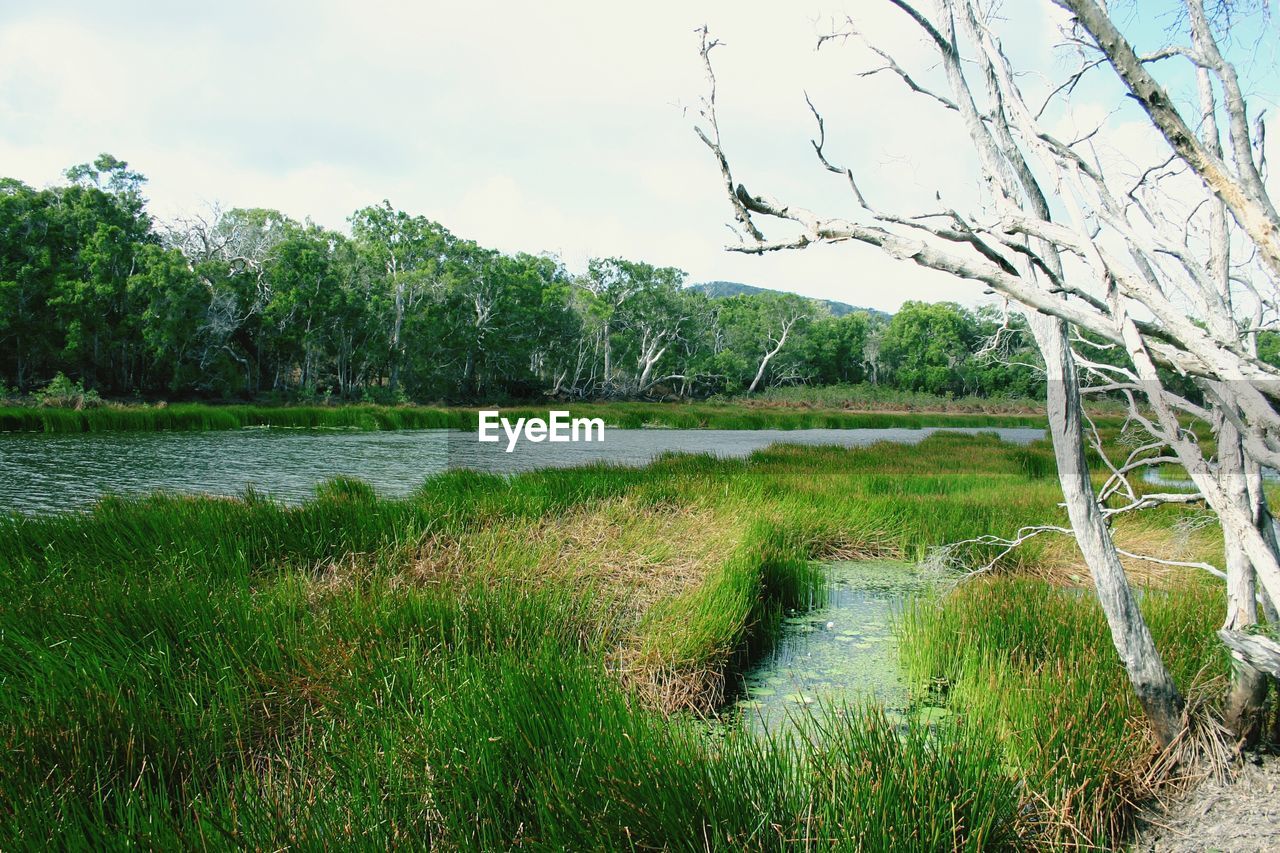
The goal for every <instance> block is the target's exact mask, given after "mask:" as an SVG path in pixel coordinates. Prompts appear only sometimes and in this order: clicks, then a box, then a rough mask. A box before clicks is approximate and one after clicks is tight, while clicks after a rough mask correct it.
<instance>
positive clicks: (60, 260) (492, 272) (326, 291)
mask: <svg viewBox="0 0 1280 853" xmlns="http://www.w3.org/2000/svg"><path fill="white" fill-rule="evenodd" d="M144 183H145V178H144V177H143V176H142V175H141V174H139V173H137V172H135V171H132V170H130V168H129V166H128V164H127V163H125V162H123V161H121V160H118V159H116V158H114V157H111V156H110V155H105V154H104V155H102V156H100V157H99V158H98V159H97V160H96V161H95V162H93V163H91V164H84V165H80V166H75V167H73V168H71V169H68V170H67V172H66V183H65V184H63V185H59V186H52V187H48V188H45V189H34V188H32V187H30V186H28V185H26V184H24V183H22V182H20V181H17V180H14V179H8V178H5V179H0V396H3V395H5V394H10V395H12V394H26V393H30V392H32V391H34V390H36V389H38V388H40V387H43V386H44V385H46V384H48V383H50V382H51V381H53V380H54V379H55V378H58V381H60V382H65V381H72V382H75V383H77V384H80V383H82V384H83V386H84V387H85V388H86V389H89V390H91V391H94V392H96V393H99V394H101V395H103V396H114V397H135V398H139V397H140V398H167V397H173V398H204V399H220V400H228V399H250V398H256V399H273V398H274V399H282V400H293V399H316V398H324V397H331V398H333V399H343V400H365V401H375V402H397V401H403V400H417V401H458V402H465V401H478V400H502V399H522V398H523V399H531V398H534V397H539V396H545V395H550V396H553V397H558V398H568V399H586V398H609V397H632V398H634V397H654V398H657V397H670V396H677V397H706V396H710V395H714V394H737V393H749V392H755V391H759V390H761V389H763V388H767V387H775V386H779V385H788V384H812V385H830V384H836V383H857V382H870V383H876V384H881V385H885V386H888V387H892V388H898V389H902V390H910V391H926V392H929V393H935V394H944V395H966V394H967V395H981V396H991V395H1016V396H1028V395H1034V394H1035V393H1036V390H1037V382H1038V378H1037V375H1036V372H1035V371H1034V370H1033V369H1030V368H1028V367H1026V366H1024V365H1023V364H1021V363H1020V362H1025V361H1028V360H1033V356H1032V355H1031V350H1030V348H1029V347H1028V345H1027V340H1026V338H1025V336H1024V334H1023V333H1022V331H1021V330H1020V329H1019V327H1018V326H1016V325H1009V324H1006V323H1005V322H1004V319H1003V318H1002V316H1001V314H1000V313H999V312H998V311H996V310H994V309H981V310H979V311H976V312H975V311H970V310H969V309H966V308H963V307H961V306H958V305H954V304H950V303H939V304H925V303H912V302H909V303H907V304H906V305H905V306H903V308H902V309H901V310H900V311H899V312H898V313H897V314H896V315H894V316H893V317H892V318H887V317H886V316H885V315H881V314H878V313H872V312H865V311H861V312H855V313H850V314H845V315H843V316H835V315H834V314H833V313H832V312H831V310H830V308H829V306H827V305H825V304H823V303H822V302H820V301H817V300H811V299H806V298H804V297H800V296H796V295H793V294H785V293H778V292H773V291H762V292H751V293H743V294H740V295H735V296H729V297H717V296H714V295H711V294H709V293H708V292H706V291H705V290H703V289H699V288H691V287H688V286H686V280H685V279H686V276H685V273H683V272H682V271H680V270H678V269H675V268H672V267H662V266H654V265H651V264H649V263H644V262H639V261H629V260H622V259H618V258H597V259H593V260H591V261H590V262H589V264H588V267H587V270H586V271H585V273H581V274H575V273H571V272H570V271H569V270H567V269H566V268H565V266H564V265H563V264H562V263H561V262H560V260H559V259H558V258H556V257H555V256H553V255H550V254H542V255H529V254H516V255H510V254H504V253H502V252H498V251H495V250H492V249H487V248H485V247H483V246H480V245H477V244H476V243H475V242H472V241H470V240H467V239H464V238H462V237H459V236H457V235H454V234H452V233H450V232H449V231H448V230H447V229H446V228H445V227H444V226H442V225H440V224H438V223H435V222H432V221H430V220H428V219H426V218H424V217H421V216H414V215H411V214H409V213H406V212H404V211H400V210H396V209H395V208H393V207H392V206H391V205H390V203H388V202H384V203H382V204H381V205H375V206H371V207H366V208H364V209H362V210H358V211H356V212H355V213H354V214H352V215H351V217H350V219H349V225H350V228H349V233H339V232H336V231H331V230H328V229H325V228H322V227H320V226H318V225H315V224H314V223H311V222H310V221H308V222H297V221H295V220H293V219H290V218H289V217H287V216H285V215H283V214H282V213H280V212H278V211H275V210H267V209H234V210H214V211H211V212H210V213H209V214H208V215H205V216H199V217H193V218H189V219H182V220H178V221H173V222H159V221H157V220H155V219H154V218H153V217H151V216H150V215H149V214H148V212H147V208H146V200H145V197H144V195H143V185H144Z"/></svg>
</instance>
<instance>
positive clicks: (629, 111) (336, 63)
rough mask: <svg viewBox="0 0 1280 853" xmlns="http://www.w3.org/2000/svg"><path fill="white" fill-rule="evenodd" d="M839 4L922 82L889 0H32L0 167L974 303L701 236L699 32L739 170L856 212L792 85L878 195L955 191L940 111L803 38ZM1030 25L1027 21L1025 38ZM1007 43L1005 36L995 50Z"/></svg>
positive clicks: (902, 272)
mask: <svg viewBox="0 0 1280 853" xmlns="http://www.w3.org/2000/svg"><path fill="white" fill-rule="evenodd" d="M846 14H854V15H855V16H856V18H857V19H858V21H859V26H860V28H861V29H862V30H863V31H864V32H865V33H867V34H868V35H869V36H870V37H872V38H874V39H875V41H876V43H877V44H878V45H881V46H883V47H886V48H888V49H891V50H893V51H894V52H895V53H897V54H899V55H902V56H904V57H906V64H909V65H911V66H912V67H918V68H921V69H923V74H924V76H925V77H934V76H936V69H932V70H931V67H932V60H931V59H930V57H929V52H928V50H927V48H926V47H925V46H923V45H922V43H921V39H920V38H919V36H918V35H917V33H916V32H915V31H914V29H913V28H912V25H911V24H910V23H909V22H908V21H906V19H905V18H904V17H903V16H902V14H901V13H900V12H898V11H897V10H895V9H893V8H892V7H891V6H890V5H889V4H887V3H883V4H874V5H871V6H870V8H868V3H867V2H866V0H809V2H805V3H777V2H768V0H751V2H744V0H736V1H735V0H715V2H710V3H700V4H689V3H682V2H675V0H661V2H651V3H646V4H640V5H636V4H631V5H625V6H624V5H619V4H612V3H598V2H594V3H593V2H587V0H572V1H571V0H549V2H540V3H516V2H489V3H466V4H464V3H440V2H432V3H412V4H411V3H403V2H392V0H374V1H373V2H366V3H362V4H359V5H356V4H350V3H342V2H336V1H335V0H330V2H316V3H297V2H295V3H273V4H262V3H250V2H247V0H230V2H226V3H223V4H215V5H208V6H205V7H202V8H199V9H192V8H191V7H187V6H185V5H182V4H167V3H160V2H134V3H128V4H123V6H122V4H110V7H108V5H106V4H95V3H90V2H88V0H79V2H76V0H65V2H62V1H61V0H50V2H47V3H45V4H42V5H33V6H31V7H30V8H29V9H27V10H22V11H19V10H17V9H9V10H7V11H0V174H4V175H12V176H15V177H19V178H22V179H24V180H27V181H29V182H32V183H36V184H44V183H48V182H52V181H55V180H57V179H58V175H59V173H60V171H61V170H62V169H63V168H65V167H66V166H68V165H70V164H72V163H76V162H82V161H85V160H88V159H91V158H92V157H93V156H95V155H96V154H97V153H98V152H100V151H110V152H112V153H113V154H116V155H117V156H120V157H123V158H125V159H127V160H129V161H130V163H131V164H132V165H133V166H134V167H135V168H137V169H139V170H141V171H143V172H144V173H145V174H147V175H148V176H149V177H150V183H149V185H148V191H149V194H150V197H151V198H152V201H153V209H154V210H155V211H156V212H157V214H159V215H161V216H173V215H175V214H177V213H180V212H183V211H189V210H191V209H192V208H196V207H200V206H202V205H203V204H205V203H208V202H212V201H217V202H220V203H222V204H224V205H228V206H230V205H234V206H269V207H277V208H279V209H281V210H283V211H284V212H285V213H287V214H289V215H291V216H294V217H296V218H303V217H305V216H308V215H310V216H312V217H313V218H314V219H315V220H316V221H318V222H320V223H322V224H324V225H327V226H331V227H341V226H342V225H343V223H344V221H345V219H346V217H347V216H348V215H349V214H350V213H351V212H352V211H353V210H354V209H356V208H357V207H360V206H363V205H366V204H370V203H375V202H378V201H380V200H381V199H383V198H387V199H390V200H391V201H392V202H393V203H394V204H396V205H397V206H399V207H402V208H404V209H407V210H411V211H413V212H416V213H422V214H424V215H427V216H430V217H432V218H435V219H438V220H439V221H441V222H442V223H444V224H445V225H446V226H447V227H449V228H450V229H451V230H453V231H455V232H456V233H458V234H461V235H463V236H468V237H472V238H474V239H477V240H480V241H481V242H483V243H486V244H488V245H494V246H497V247H499V248H502V249H504V250H508V251H511V250H524V251H540V250H551V251H558V252H561V253H563V254H564V256H565V258H566V260H567V261H568V262H569V263H570V264H571V265H572V266H581V265H582V264H583V263H584V261H585V257H586V256H587V255H588V254H597V255H622V256H629V257H638V258H644V259H646V260H651V261H653V262H655V263H663V264H672V265H676V266H680V267H682V268H684V269H686V270H687V271H689V273H690V274H691V277H692V278H693V279H694V280H704V279H710V278H723V279H736V280H741V281H747V282H751V283H755V284H760V285H764V286H771V287H781V288H790V289H795V290H798V291H801V292H804V293H808V294H811V295H816V296H823V297H827V298H833V299H841V300H845V301H849V302H854V303H858V304H865V305H871V306H874V307H878V308H885V309H892V308H895V307H897V305H898V304H900V303H901V302H902V301H903V300H904V299H908V298H928V299H937V298H952V299H958V300H960V301H965V302H973V301H975V300H977V299H979V298H980V295H979V291H978V289H977V288H976V287H974V286H972V285H967V284H963V283H957V282H954V281H952V280H949V279H946V278H945V277H942V276H938V275H935V274H931V273H928V272H926V271H923V270H919V269H917V268H915V267H913V266H911V265H909V264H904V263H897V262H893V261H891V260H889V259H887V258H885V257H884V256H882V255H881V254H879V253H878V252H876V251H875V250H873V249H866V248H858V247H834V248H824V249H822V250H819V251H813V250H810V251H808V252H805V253H800V254H781V255H773V256H769V257H766V258H751V257H743V256H740V255H730V254H726V253H724V252H723V251H722V245H723V244H724V243H725V242H726V241H727V240H728V239H729V237H730V235H729V232H728V231H727V230H726V229H725V228H724V223H725V222H726V221H728V220H729V218H730V216H729V211H728V209H727V203H726V202H725V200H724V199H723V195H722V193H723V188H722V187H721V185H720V182H719V180H720V179H719V174H718V171H717V169H716V167H715V165H714V163H713V162H712V161H711V159H710V157H709V155H708V153H707V152H706V150H705V149H704V148H703V147H702V145H701V143H700V142H698V140H697V139H696V137H695V136H694V135H693V133H692V130H691V121H692V114H693V110H692V109H689V110H688V112H682V109H681V105H683V106H684V107H687V108H693V107H696V103H697V99H698V98H699V96H700V95H701V94H702V92H703V87H704V79H703V75H702V68H701V65H700V62H699V59H698V56H697V40H696V36H695V35H694V33H693V30H694V28H695V27H696V26H698V25H700V24H702V23H704V22H705V23H708V24H709V25H711V27H712V29H713V32H714V34H715V35H716V36H717V37H718V38H721V39H722V40H723V41H724V42H725V45H724V47H722V48H719V49H717V51H716V53H715V58H716V62H717V70H718V74H719V79H720V90H719V91H720V103H721V107H722V125H723V129H724V132H725V144H726V148H727V150H728V151H729V153H730V154H731V156H733V158H734V160H735V168H736V169H737V175H738V177H739V178H740V179H741V180H743V181H745V182H747V183H748V185H749V186H751V187H753V188H759V189H765V188H767V189H768V190H769V191H771V192H773V193H775V194H778V195H780V196H783V197H785V198H788V199H789V200H791V201H793V202H794V203H797V204H803V205H806V206H810V207H813V208H815V209H821V210H825V211H830V212H832V213H837V214H843V215H855V214H856V208H855V205H854V204H853V200H852V198H851V197H850V195H849V193H848V191H847V188H846V187H845V186H844V185H843V184H842V182H841V181H840V180H839V179H838V177H836V176H833V175H830V174H828V173H826V172H823V171H821V170H820V169H819V168H818V167H817V164H816V161H815V160H814V157H813V152H812V149H811V148H810V146H809V142H808V139H809V136H810V135H811V134H812V132H813V125H812V119H811V117H810V116H809V114H808V110H807V107H806V106H805V104H804V100H803V93H804V92H805V91H807V92H808V93H809V94H810V96H811V97H812V98H813V100H814V102H815V103H816V104H818V105H819V106H820V107H821V108H822V110H823V112H824V114H825V115H826V116H827V119H828V125H827V131H828V139H829V152H830V154H831V156H832V157H834V158H837V159H838V160H839V161H840V162H844V163H848V164H850V165H853V166H854V167H855V169H856V170H857V171H858V173H859V176H860V179H861V184H862V187H863V189H864V191H865V192H867V193H868V195H870V196H872V197H873V198H874V199H875V200H876V201H877V202H878V203H880V204H884V205H889V206H893V207H896V208H897V209H900V210H903V211H908V212H914V211H917V210H921V209H928V208H930V207H933V206H936V205H937V202H936V201H935V195H936V194H937V193H939V192H940V193H941V194H942V195H943V197H944V198H945V199H946V201H947V203H948V204H950V205H953V206H955V207H957V208H962V209H963V208H965V207H967V206H969V205H971V204H972V202H973V200H974V190H973V186H974V182H973V175H974V174H975V173H974V170H973V166H972V162H971V158H970V156H969V155H968V153H967V152H968V147H967V145H966V144H964V142H963V139H962V137H961V135H960V134H961V131H960V128H959V126H958V123H957V122H956V121H955V119H954V117H953V116H951V115H949V114H947V113H945V112H942V111H940V110H936V109H934V108H933V107H932V106H931V105H930V104H928V103H927V102H922V101H921V99H919V98H918V97H917V96H912V95H910V94H909V93H907V92H906V91H905V89H904V87H903V86H902V85H901V83H900V81H898V80H897V79H896V78H893V77H892V75H887V74H885V75H877V76H875V77H871V78H859V77H857V76H856V74H857V72H858V71H861V70H865V69H866V68H868V67H873V66H874V64H876V63H875V57H874V56H871V55H870V54H868V53H867V52H866V51H865V50H861V49H859V48H858V47H857V46H856V45H855V44H853V43H850V44H846V45H840V44H833V45H829V46H828V47H826V48H824V49H823V50H822V51H820V52H815V50H814V45H815V41H816V35H817V33H819V32H823V31H827V30H828V29H829V28H830V26H831V23H830V22H831V21H833V20H835V21H839V20H841V19H843V18H844V17H845V16H846ZM1051 25H1052V22H1051V21H1050V20H1049V19H1048V18H1047V17H1043V18H1037V19H1036V20H1034V21H1031V22H1029V23H1028V24H1027V25H1026V27H1025V29H1026V32H1027V33H1030V34H1031V35H1030V37H1029V38H1027V39H1024V40H1023V41H1024V42H1028V41H1030V42H1034V41H1037V40H1040V37H1041V35H1042V31H1043V30H1044V29H1045V28H1047V27H1049V26H1051ZM1018 47H1019V49H1022V47H1023V44H1022V43H1019V45H1018Z"/></svg>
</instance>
